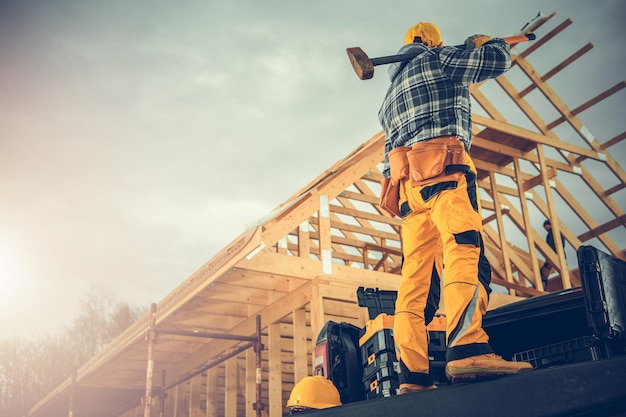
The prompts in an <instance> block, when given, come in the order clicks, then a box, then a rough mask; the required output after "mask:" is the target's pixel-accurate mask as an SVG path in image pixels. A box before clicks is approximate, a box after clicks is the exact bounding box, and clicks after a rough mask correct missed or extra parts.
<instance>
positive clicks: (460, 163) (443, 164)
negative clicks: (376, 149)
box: [379, 136, 470, 217]
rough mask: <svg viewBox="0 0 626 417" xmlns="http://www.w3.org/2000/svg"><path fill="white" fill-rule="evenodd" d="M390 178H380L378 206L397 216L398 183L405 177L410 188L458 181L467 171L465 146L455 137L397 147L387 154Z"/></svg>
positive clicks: (398, 211) (398, 210) (468, 168)
mask: <svg viewBox="0 0 626 417" xmlns="http://www.w3.org/2000/svg"><path fill="white" fill-rule="evenodd" d="M388 158H389V168H390V176H391V178H383V181H382V183H381V185H382V190H381V194H380V202H379V206H380V208H381V209H383V210H385V211H386V212H387V213H389V214H391V215H393V216H399V217H400V209H399V203H400V182H401V181H403V180H406V179H407V178H408V179H410V181H411V186H412V187H419V186H423V185H428V184H433V183H436V182H442V181H448V180H457V179H458V172H468V171H469V170H470V167H469V165H466V164H464V162H466V161H465V147H464V146H463V142H461V140H460V139H458V138H456V137H454V136H444V137H438V138H433V139H430V140H428V141H425V142H418V143H416V144H415V145H413V146H411V147H408V146H400V147H398V148H394V149H392V150H391V151H390V152H389V154H388Z"/></svg>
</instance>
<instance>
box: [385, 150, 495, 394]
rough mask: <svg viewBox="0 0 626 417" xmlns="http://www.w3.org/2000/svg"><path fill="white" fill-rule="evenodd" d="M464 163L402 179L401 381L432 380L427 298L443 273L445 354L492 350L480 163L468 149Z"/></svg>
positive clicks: (397, 321) (397, 322)
mask: <svg viewBox="0 0 626 417" xmlns="http://www.w3.org/2000/svg"><path fill="white" fill-rule="evenodd" d="M463 165H465V166H466V168H467V169H466V170H464V171H460V172H453V173H451V174H448V175H446V176H445V178H443V180H442V181H441V182H438V179H437V178H435V179H433V180H432V182H429V183H428V184H427V185H418V186H413V184H411V179H410V178H405V179H403V180H402V181H401V184H400V200H399V201H400V211H401V213H402V251H403V265H402V279H401V281H400V286H399V288H398V298H397V300H396V308H395V317H394V342H395V346H396V354H397V356H398V359H399V362H400V382H401V383H413V384H420V385H430V384H432V379H431V377H430V375H429V360H428V334H427V330H426V325H427V324H428V322H429V321H430V320H431V319H432V306H429V305H428V304H429V303H430V301H432V291H433V288H434V285H433V280H436V284H437V285H438V284H439V279H440V277H443V283H444V286H443V297H444V304H445V313H446V319H447V327H446V336H447V337H446V338H447V346H448V349H447V360H448V361H450V360H455V359H462V358H465V357H470V356H475V355H480V354H485V353H491V352H492V350H491V347H490V346H489V344H488V340H489V337H488V335H487V334H486V333H485V331H484V330H483V329H482V317H483V315H484V314H485V312H486V311H487V304H488V297H489V292H490V289H489V283H490V280H491V268H490V266H489V262H488V261H487V259H486V258H485V256H484V249H483V228H482V218H481V214H480V201H479V198H478V189H477V185H476V168H475V167H474V164H473V162H472V160H471V158H470V156H469V155H468V154H467V153H465V155H464V161H463ZM459 166H462V165H459ZM444 265H445V267H444ZM442 269H443V273H442ZM429 297H430V298H429ZM437 298H438V297H437ZM437 301H438V299H437ZM429 307H431V308H430V312H431V314H429Z"/></svg>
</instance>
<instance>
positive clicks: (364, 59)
mask: <svg viewBox="0 0 626 417" xmlns="http://www.w3.org/2000/svg"><path fill="white" fill-rule="evenodd" d="M346 52H347V53H348V57H349V58H350V64H352V68H354V72H355V73H356V75H357V77H359V78H360V79H361V80H369V79H370V78H372V77H373V76H374V64H373V63H372V60H371V59H370V58H369V57H368V56H367V54H366V53H365V52H363V50H362V49H361V48H359V47H358V46H357V47H354V48H348V49H346Z"/></svg>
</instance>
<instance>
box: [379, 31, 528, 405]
mask: <svg viewBox="0 0 626 417" xmlns="http://www.w3.org/2000/svg"><path fill="white" fill-rule="evenodd" d="M404 43H405V45H404V46H403V47H402V48H401V49H400V51H399V52H398V53H399V54H403V53H409V52H418V53H419V55H418V56H416V57H415V58H414V59H412V60H411V61H409V62H402V63H395V64H392V65H391V66H390V67H389V76H390V80H391V85H390V87H389V89H388V90H387V93H386V95H385V98H384V101H383V104H382V106H381V108H380V111H379V113H378V115H379V119H380V122H381V125H382V127H383V129H384V130H385V134H386V138H385V161H384V168H383V176H384V180H383V182H382V186H383V189H382V192H381V202H380V204H381V207H382V208H384V209H386V210H387V211H389V212H391V213H393V214H395V215H397V216H399V217H401V218H402V251H403V265H402V278H401V281H400V286H399V288H398V298H397V300H396V309H395V317H394V342H395V346H396V354H397V356H398V359H399V364H400V375H399V382H400V390H399V391H400V394H404V393H407V392H413V391H423V390H428V389H433V388H436V386H435V385H433V378H432V377H431V375H430V374H429V360H428V341H427V332H426V325H427V324H428V323H429V322H430V320H432V317H433V306H432V305H429V303H430V302H432V300H433V299H437V302H438V297H433V293H432V290H431V288H438V286H439V279H440V277H442V269H443V264H444V263H445V273H444V274H443V280H444V287H443V296H444V301H445V310H446V316H447V324H446V339H447V346H448V348H447V352H446V356H447V365H446V375H447V377H448V378H449V379H450V380H451V382H453V383H454V382H460V381H471V380H475V379H482V378H488V377H495V376H501V375H509V374H516V373H519V372H524V371H528V370H531V369H532V365H531V364H529V363H525V362H509V361H506V360H504V359H502V358H501V357H499V356H497V355H495V354H494V352H493V350H492V349H491V347H490V345H489V337H488V335H487V333H485V331H484V330H483V328H482V317H483V315H484V314H485V312H486V311H487V305H488V298H489V293H490V292H491V289H490V288H489V285H490V282H491V267H490V265H489V262H488V261H487V258H486V257H485V255H484V239H483V227H482V216H481V207H480V201H479V197H478V187H477V185H476V168H475V166H474V163H473V161H472V159H471V158H470V155H469V150H470V145H471V140H472V119H471V108H470V104H471V102H470V91H469V88H470V85H471V84H472V83H477V82H480V81H484V80H487V79H490V78H495V77H497V76H499V75H501V74H504V73H505V72H506V71H507V70H508V69H509V68H510V66H511V56H510V53H509V49H510V46H509V45H508V44H507V43H506V42H505V41H504V40H502V39H499V38H490V37H489V36H485V35H474V36H470V37H469V38H467V40H466V41H465V45H464V46H463V47H454V46H443V42H442V39H441V34H440V31H439V28H438V27H437V26H435V25H434V24H432V23H425V22H420V23H418V24H417V25H415V26H413V27H412V28H410V29H409V30H408V31H407V33H406V36H405V42H404ZM433 283H435V284H436V285H433ZM429 299H430V300H431V301H428V300H429Z"/></svg>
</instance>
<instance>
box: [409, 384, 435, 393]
mask: <svg viewBox="0 0 626 417" xmlns="http://www.w3.org/2000/svg"><path fill="white" fill-rule="evenodd" d="M435 388H437V385H434V384H433V385H418V384H400V395H402V394H408V393H411V392H418V391H428V390H431V389H435Z"/></svg>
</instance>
